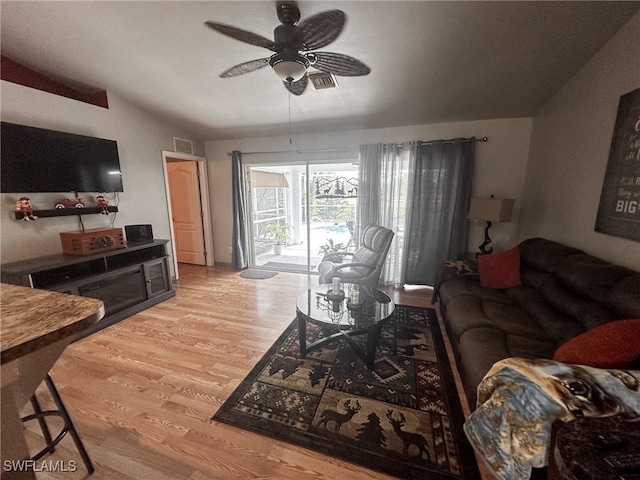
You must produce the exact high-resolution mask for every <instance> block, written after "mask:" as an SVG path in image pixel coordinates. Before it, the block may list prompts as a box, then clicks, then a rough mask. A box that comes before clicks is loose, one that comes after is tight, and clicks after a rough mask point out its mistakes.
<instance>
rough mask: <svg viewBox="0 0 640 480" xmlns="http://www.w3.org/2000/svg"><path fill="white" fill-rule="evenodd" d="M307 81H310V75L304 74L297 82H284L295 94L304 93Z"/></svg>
mask: <svg viewBox="0 0 640 480" xmlns="http://www.w3.org/2000/svg"><path fill="white" fill-rule="evenodd" d="M307 83H309V77H307V76H306V75H304V76H303V77H302V78H301V79H300V80H298V81H297V82H284V86H285V87H286V88H287V90H289V91H290V92H291V93H293V94H294V95H302V93H303V92H304V91H305V90H306V88H307Z"/></svg>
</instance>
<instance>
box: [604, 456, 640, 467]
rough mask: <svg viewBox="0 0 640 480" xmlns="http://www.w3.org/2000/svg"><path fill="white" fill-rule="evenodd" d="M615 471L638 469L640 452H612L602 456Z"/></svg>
mask: <svg viewBox="0 0 640 480" xmlns="http://www.w3.org/2000/svg"><path fill="white" fill-rule="evenodd" d="M604 460H605V462H607V463H608V464H609V465H610V466H611V467H612V468H613V469H614V470H615V471H616V472H638V471H640V452H637V453H612V454H611V455H607V456H606V457H604Z"/></svg>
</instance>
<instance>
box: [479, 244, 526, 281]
mask: <svg viewBox="0 0 640 480" xmlns="http://www.w3.org/2000/svg"><path fill="white" fill-rule="evenodd" d="M478 274H479V275H480V284H481V285H482V286H483V287H488V288H498V289H505V288H512V287H515V286H517V285H520V250H519V249H518V247H514V248H511V249H509V250H507V251H506V252H500V253H492V254H489V255H481V256H480V257H479V258H478Z"/></svg>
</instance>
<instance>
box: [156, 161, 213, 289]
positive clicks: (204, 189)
mask: <svg viewBox="0 0 640 480" xmlns="http://www.w3.org/2000/svg"><path fill="white" fill-rule="evenodd" d="M170 159H176V160H180V161H183V162H184V161H187V162H198V170H199V172H200V176H199V177H198V179H199V183H200V203H201V205H202V215H203V216H202V228H203V229H204V232H203V236H204V250H205V252H207V255H206V257H205V264H206V265H207V266H209V267H211V266H213V265H214V264H215V263H214V258H213V235H212V229H211V204H210V203H209V198H210V197H209V179H208V170H207V158H206V157H200V156H198V155H189V154H187V153H178V152H170V151H167V150H163V151H162V173H163V175H164V188H165V197H166V201H167V212H168V214H169V236H170V239H171V259H172V262H173V271H174V272H175V278H176V280H177V279H178V278H180V277H179V273H178V257H177V255H176V239H175V234H174V231H173V211H172V209H171V191H170V190H169V173H168V171H167V162H168V161H170Z"/></svg>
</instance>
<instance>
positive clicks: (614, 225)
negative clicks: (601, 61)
mask: <svg viewBox="0 0 640 480" xmlns="http://www.w3.org/2000/svg"><path fill="white" fill-rule="evenodd" d="M595 230H596V231H597V232H602V233H607V234H609V235H615V236H617V237H624V238H630V239H632V240H637V241H640V88H638V89H636V90H633V91H632V92H629V93H626V94H625V95H622V96H621V97H620V103H619V104H618V115H617V116H616V125H615V128H614V131H613V138H612V140H611V150H610V151H609V161H608V163H607V170H606V173H605V177H604V183H603V185H602V193H601V194H600V206H599V208H598V216H597V217H596V226H595Z"/></svg>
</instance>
